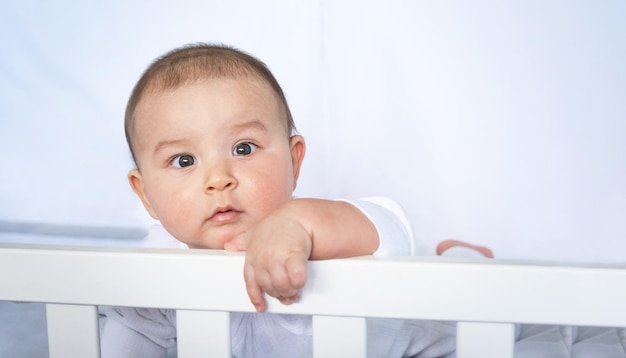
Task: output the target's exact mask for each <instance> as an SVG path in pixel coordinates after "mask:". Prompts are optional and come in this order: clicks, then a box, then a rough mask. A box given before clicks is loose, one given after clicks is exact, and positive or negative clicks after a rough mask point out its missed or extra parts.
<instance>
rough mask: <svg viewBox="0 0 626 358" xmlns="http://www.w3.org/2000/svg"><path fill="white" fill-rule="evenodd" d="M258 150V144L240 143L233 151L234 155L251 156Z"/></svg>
mask: <svg viewBox="0 0 626 358" xmlns="http://www.w3.org/2000/svg"><path fill="white" fill-rule="evenodd" d="M257 148H258V146H257V145H256V144H253V143H250V142H243V143H239V144H237V145H236V146H235V149H233V155H250V154H252V153H254V151H255V150H256V149H257Z"/></svg>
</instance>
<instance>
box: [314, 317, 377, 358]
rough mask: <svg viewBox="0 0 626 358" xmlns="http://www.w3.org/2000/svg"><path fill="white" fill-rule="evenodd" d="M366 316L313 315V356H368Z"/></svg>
mask: <svg viewBox="0 0 626 358" xmlns="http://www.w3.org/2000/svg"><path fill="white" fill-rule="evenodd" d="M366 335H367V329H366V322H365V318H362V317H356V318H355V317H335V316H313V357H314V358H326V357H330V358H332V357H342V358H343V357H351V358H352V357H354V358H358V357H363V358H365V357H366V356H367V337H366Z"/></svg>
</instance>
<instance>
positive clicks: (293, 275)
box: [285, 255, 308, 290]
mask: <svg viewBox="0 0 626 358" xmlns="http://www.w3.org/2000/svg"><path fill="white" fill-rule="evenodd" d="M307 262H308V260H307V258H306V257H304V256H299V255H296V256H290V257H289V258H287V261H286V262H285V269H286V270H287V276H289V282H290V285H291V287H292V288H296V289H298V290H299V289H300V288H302V287H303V286H304V284H305V283H306V276H307V271H306V264H307Z"/></svg>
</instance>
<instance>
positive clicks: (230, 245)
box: [224, 234, 247, 251]
mask: <svg viewBox="0 0 626 358" xmlns="http://www.w3.org/2000/svg"><path fill="white" fill-rule="evenodd" d="M246 246H247V242H246V236H245V235H244V234H241V235H238V236H235V238H234V239H232V240H230V241H228V242H226V243H224V250H226V251H246Z"/></svg>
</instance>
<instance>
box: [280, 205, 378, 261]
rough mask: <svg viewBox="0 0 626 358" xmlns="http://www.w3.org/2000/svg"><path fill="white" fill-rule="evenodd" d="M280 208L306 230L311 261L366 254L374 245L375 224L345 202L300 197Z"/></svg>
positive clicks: (376, 235) (371, 252)
mask: <svg viewBox="0 0 626 358" xmlns="http://www.w3.org/2000/svg"><path fill="white" fill-rule="evenodd" d="M281 209H284V210H287V212H288V213H289V215H294V220H297V221H299V222H300V223H301V224H302V225H303V227H304V228H305V230H306V231H307V232H308V233H309V236H310V238H311V255H310V258H309V259H311V260H323V259H333V258H344V257H352V256H361V255H370V254H373V253H374V252H375V251H376V249H377V248H378V244H379V238H378V232H377V231H376V227H375V226H374V224H373V223H372V222H371V221H370V220H369V219H368V218H367V217H366V216H365V214H363V213H362V212H361V211H360V210H359V209H358V208H356V207H355V206H354V205H352V204H350V203H348V202H344V201H333V200H324V199H306V198H302V199H294V200H292V201H291V202H289V203H288V204H286V205H285V207H283V208H281Z"/></svg>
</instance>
